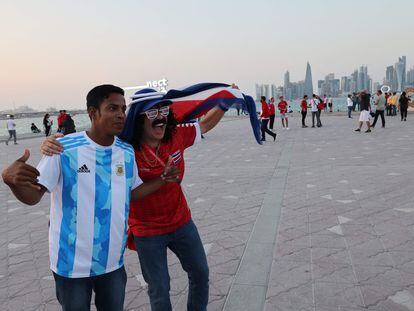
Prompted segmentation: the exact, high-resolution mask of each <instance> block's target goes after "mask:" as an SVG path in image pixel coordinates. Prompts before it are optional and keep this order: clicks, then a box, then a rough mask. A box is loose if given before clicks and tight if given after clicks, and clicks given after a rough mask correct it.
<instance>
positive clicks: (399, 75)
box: [384, 56, 409, 92]
mask: <svg viewBox="0 0 414 311" xmlns="http://www.w3.org/2000/svg"><path fill="white" fill-rule="evenodd" d="M406 67H407V58H406V56H401V57H398V62H396V63H395V64H394V66H392V65H391V66H387V68H386V70H385V80H384V84H386V85H388V86H389V87H390V88H391V90H392V91H397V92H401V91H402V90H404V89H405V86H406V84H409V83H408V75H407V73H406Z"/></svg>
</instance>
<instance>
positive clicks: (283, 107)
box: [277, 96, 289, 130]
mask: <svg viewBox="0 0 414 311" xmlns="http://www.w3.org/2000/svg"><path fill="white" fill-rule="evenodd" d="M277 108H278V109H279V112H280V119H281V120H282V127H283V128H284V129H287V130H288V129H289V118H288V116H287V113H288V103H287V102H286V101H285V99H284V98H283V96H279V104H278V105H277Z"/></svg>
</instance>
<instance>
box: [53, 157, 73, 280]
mask: <svg viewBox="0 0 414 311" xmlns="http://www.w3.org/2000/svg"><path fill="white" fill-rule="evenodd" d="M60 161H61V168H62V178H63V186H62V188H63V189H65V191H63V192H62V223H61V225H60V237H59V251H58V261H57V273H58V274H59V275H62V276H66V277H70V276H71V275H72V272H73V264H74V261H75V250H76V217H77V197H78V173H77V169H78V152H77V150H76V149H75V150H73V151H70V152H64V153H62V154H61V156H60Z"/></svg>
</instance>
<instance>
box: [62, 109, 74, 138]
mask: <svg viewBox="0 0 414 311" xmlns="http://www.w3.org/2000/svg"><path fill="white" fill-rule="evenodd" d="M61 131H62V133H63V134H64V135H67V134H71V133H75V132H76V128H75V121H73V119H72V117H71V116H70V114H66V113H65V119H64V120H63V123H62V129H61Z"/></svg>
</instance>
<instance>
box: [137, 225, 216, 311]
mask: <svg viewBox="0 0 414 311" xmlns="http://www.w3.org/2000/svg"><path fill="white" fill-rule="evenodd" d="M134 241H135V245H136V248H137V252H138V257H139V262H140V264H141V270H142V274H143V277H144V280H145V282H147V284H148V295H149V298H150V303H151V310H152V311H169V310H171V309H172V308H171V301H170V294H169V292H170V275H169V273H168V263H167V248H169V249H170V250H171V251H173V252H174V253H175V254H176V255H177V257H178V259H179V260H180V263H181V266H182V267H183V269H184V271H185V272H187V275H188V282H189V285H188V300H187V310H189V311H193V310H197V311H205V310H207V303H208V290H209V288H208V274H209V271H208V265H207V258H206V254H205V252H204V248H203V244H202V243H201V239H200V236H199V234H198V231H197V228H196V226H195V224H194V223H193V221H192V220H190V221H188V222H187V223H186V224H185V225H183V226H182V227H180V228H178V229H177V230H175V231H174V232H171V233H168V234H162V235H155V236H149V237H138V236H134Z"/></svg>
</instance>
